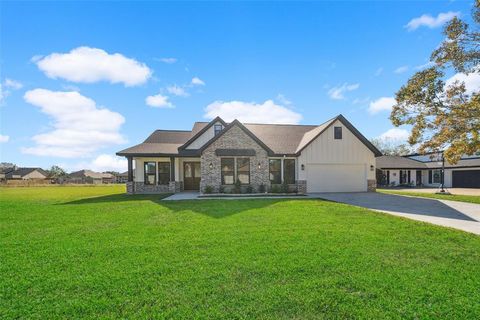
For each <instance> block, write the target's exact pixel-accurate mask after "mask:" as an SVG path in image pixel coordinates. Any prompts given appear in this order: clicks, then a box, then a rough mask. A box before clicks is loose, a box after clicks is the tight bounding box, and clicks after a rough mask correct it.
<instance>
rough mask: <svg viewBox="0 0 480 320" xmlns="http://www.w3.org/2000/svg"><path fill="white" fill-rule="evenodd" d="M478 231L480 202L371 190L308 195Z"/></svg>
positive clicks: (464, 229)
mask: <svg viewBox="0 0 480 320" xmlns="http://www.w3.org/2000/svg"><path fill="white" fill-rule="evenodd" d="M309 196H310V197H312V198H321V199H326V200H331V201H336V202H342V203H346V204H351V205H355V206H359V207H364V208H368V209H371V210H376V211H381V212H386V213H389V214H392V215H396V216H400V217H405V218H409V219H413V220H418V221H423V222H428V223H433V224H436V225H440V226H444V227H450V228H455V229H459V230H463V231H466V232H471V233H475V234H479V235H480V222H479V221H480V204H474V203H465V202H459V201H449V200H437V199H427V198H418V197H411V196H400V195H390V194H383V193H375V192H359V193H316V194H310V195H309Z"/></svg>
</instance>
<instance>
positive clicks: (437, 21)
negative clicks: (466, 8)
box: [405, 11, 460, 31]
mask: <svg viewBox="0 0 480 320" xmlns="http://www.w3.org/2000/svg"><path fill="white" fill-rule="evenodd" d="M459 15H460V12H453V11H449V12H442V13H439V14H438V15H437V16H436V17H432V16H431V15H429V14H423V15H421V16H420V17H417V18H414V19H412V20H410V21H409V22H408V23H407V25H405V28H407V29H408V31H413V30H416V29H417V28H419V27H422V26H424V27H428V28H430V29H433V28H437V27H440V26H442V25H443V24H444V23H445V22H447V21H450V20H452V19H453V18H454V17H457V16H459Z"/></svg>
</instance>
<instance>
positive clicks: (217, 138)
mask: <svg viewBox="0 0 480 320" xmlns="http://www.w3.org/2000/svg"><path fill="white" fill-rule="evenodd" d="M117 155H119V156H124V157H126V158H127V160H128V182H127V192H128V193H161V192H180V191H183V190H200V191H202V192H203V191H205V188H206V187H210V188H212V189H213V191H214V192H219V191H220V190H221V189H223V190H230V189H232V188H233V186H234V183H235V182H236V181H237V180H238V181H239V182H240V183H241V185H242V186H243V188H246V187H247V186H251V187H252V188H253V189H254V190H256V191H258V190H259V189H260V188H261V186H262V185H263V186H264V187H265V188H266V189H267V190H268V189H269V188H270V187H271V186H272V185H276V184H282V183H285V184H288V185H289V186H290V187H291V188H295V189H297V190H298V192H300V193H305V192H347V191H349V192H356V191H367V190H374V189H375V185H376V182H375V157H376V156H380V155H381V153H380V151H378V149H377V148H375V146H373V145H372V144H371V143H370V142H369V141H368V140H367V139H366V138H365V137H364V136H363V135H362V134H361V133H360V132H359V131H358V130H357V129H356V128H355V127H354V126H353V125H352V124H351V123H350V122H348V120H347V119H345V117H343V116H342V115H339V116H337V117H335V118H333V119H330V120H328V121H327V122H325V123H323V124H321V125H283V124H249V123H245V124H243V123H241V122H240V121H238V120H234V121H232V122H231V123H226V122H225V121H223V120H222V119H221V118H220V117H217V118H215V119H213V120H212V121H211V122H195V123H194V125H193V128H192V130H188V131H183V130H156V131H155V132H153V133H152V134H151V135H150V136H149V137H148V138H147V139H146V140H145V141H144V142H143V143H140V144H138V145H136V146H133V147H131V148H128V149H125V150H122V151H120V152H118V153H117ZM134 173H135V174H134ZM134 177H135V178H134Z"/></svg>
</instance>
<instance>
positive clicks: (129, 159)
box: [127, 157, 133, 182]
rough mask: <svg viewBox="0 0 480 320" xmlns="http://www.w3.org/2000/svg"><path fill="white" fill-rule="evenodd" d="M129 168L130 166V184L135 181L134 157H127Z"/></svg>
mask: <svg viewBox="0 0 480 320" xmlns="http://www.w3.org/2000/svg"><path fill="white" fill-rule="evenodd" d="M127 166H128V182H132V181H133V160H132V157H127Z"/></svg>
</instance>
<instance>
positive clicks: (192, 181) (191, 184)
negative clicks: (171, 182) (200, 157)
mask: <svg viewBox="0 0 480 320" xmlns="http://www.w3.org/2000/svg"><path fill="white" fill-rule="evenodd" d="M183 189H184V190H200V162H184V163H183Z"/></svg>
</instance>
